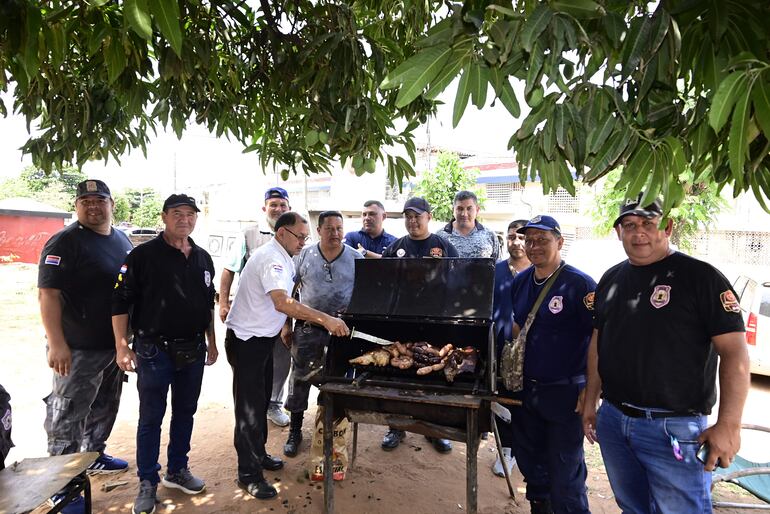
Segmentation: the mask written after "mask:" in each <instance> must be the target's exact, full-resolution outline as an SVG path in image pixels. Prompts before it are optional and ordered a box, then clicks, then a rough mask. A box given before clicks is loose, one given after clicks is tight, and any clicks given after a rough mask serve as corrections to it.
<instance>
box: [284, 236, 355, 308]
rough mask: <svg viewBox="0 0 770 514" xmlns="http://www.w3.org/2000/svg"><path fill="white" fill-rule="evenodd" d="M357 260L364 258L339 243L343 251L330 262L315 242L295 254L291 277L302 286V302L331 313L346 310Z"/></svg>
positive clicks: (351, 291) (351, 292)
mask: <svg viewBox="0 0 770 514" xmlns="http://www.w3.org/2000/svg"><path fill="white" fill-rule="evenodd" d="M356 259H363V257H362V256H361V254H360V253H358V252H356V251H355V250H353V249H352V248H351V247H349V246H347V245H342V253H340V254H339V256H337V258H335V259H334V260H332V261H327V260H326V258H325V257H324V256H323V255H322V254H321V251H320V249H319V247H318V243H316V244H314V245H312V246H308V247H307V248H304V249H303V250H302V253H300V254H299V256H298V257H295V265H296V268H297V275H296V276H295V278H294V281H295V282H296V283H298V284H300V286H301V289H300V298H301V300H302V303H303V304H305V305H307V306H308V307H312V308H314V309H316V310H319V311H322V312H325V313H326V314H329V315H332V316H333V315H334V314H336V313H337V312H338V311H340V310H344V309H346V308H347V306H348V303H350V296H351V295H352V294H353V278H354V276H355V267H356V266H355V260H356Z"/></svg>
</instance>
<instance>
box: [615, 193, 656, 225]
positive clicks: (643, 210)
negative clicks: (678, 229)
mask: <svg viewBox="0 0 770 514" xmlns="http://www.w3.org/2000/svg"><path fill="white" fill-rule="evenodd" d="M642 195H643V193H639V196H637V197H636V200H626V202H625V203H624V204H623V205H621V206H620V215H619V216H618V217H617V218H615V221H614V222H613V223H612V226H613V227H616V226H617V225H618V223H620V221H621V220H622V219H623V218H625V217H626V216H641V217H642V218H655V217H656V216H663V209H662V208H661V206H660V201H659V200H657V199H655V200H653V202H652V203H651V204H650V205H647V206H646V207H641V206H640V205H639V202H640V201H641V199H642Z"/></svg>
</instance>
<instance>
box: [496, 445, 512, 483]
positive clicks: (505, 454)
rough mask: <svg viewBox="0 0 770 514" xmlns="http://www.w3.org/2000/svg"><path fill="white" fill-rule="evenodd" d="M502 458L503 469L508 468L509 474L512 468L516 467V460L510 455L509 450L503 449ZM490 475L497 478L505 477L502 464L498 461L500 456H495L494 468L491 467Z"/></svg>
mask: <svg viewBox="0 0 770 514" xmlns="http://www.w3.org/2000/svg"><path fill="white" fill-rule="evenodd" d="M503 458H504V460H505V467H507V468H508V474H509V475H510V474H511V470H512V469H513V466H515V465H516V458H515V457H513V456H512V455H511V449H510V448H503ZM492 473H494V474H495V475H497V476H499V477H505V471H503V463H502V462H501V461H500V456H499V455H498V456H497V460H496V461H495V464H494V466H492Z"/></svg>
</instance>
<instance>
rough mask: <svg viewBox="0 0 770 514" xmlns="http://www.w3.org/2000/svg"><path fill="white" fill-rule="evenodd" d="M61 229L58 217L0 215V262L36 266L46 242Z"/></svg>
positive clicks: (60, 219)
mask: <svg viewBox="0 0 770 514" xmlns="http://www.w3.org/2000/svg"><path fill="white" fill-rule="evenodd" d="M63 227H64V220H63V219H62V218H60V217H59V218H45V217H40V216H9V215H3V214H0V262H28V263H31V264H37V263H38V261H39V260H40V252H41V251H42V249H43V246H44V245H45V243H46V241H48V239H49V238H50V237H51V236H52V235H53V234H55V233H56V232H58V231H59V230H61V229H62V228H63Z"/></svg>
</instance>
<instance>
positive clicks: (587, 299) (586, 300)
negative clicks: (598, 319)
mask: <svg viewBox="0 0 770 514" xmlns="http://www.w3.org/2000/svg"><path fill="white" fill-rule="evenodd" d="M595 296H596V293H594V292H593V291H591V292H590V293H588V294H587V295H585V296H584V297H583V305H585V306H586V309H588V310H589V311H592V310H594V297H595Z"/></svg>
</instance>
